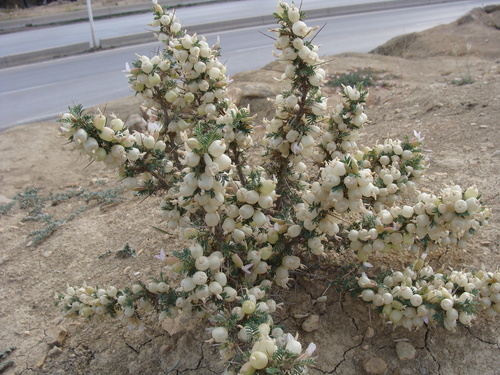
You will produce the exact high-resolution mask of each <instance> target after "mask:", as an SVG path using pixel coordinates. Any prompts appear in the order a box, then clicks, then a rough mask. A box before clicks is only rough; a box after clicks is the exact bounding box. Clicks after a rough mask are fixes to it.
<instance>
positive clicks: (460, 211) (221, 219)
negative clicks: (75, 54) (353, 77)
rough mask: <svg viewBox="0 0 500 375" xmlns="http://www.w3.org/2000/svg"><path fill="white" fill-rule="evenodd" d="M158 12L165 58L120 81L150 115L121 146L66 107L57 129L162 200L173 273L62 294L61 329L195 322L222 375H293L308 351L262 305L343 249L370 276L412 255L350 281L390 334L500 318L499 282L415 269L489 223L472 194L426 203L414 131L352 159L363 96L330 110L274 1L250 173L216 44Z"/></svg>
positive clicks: (296, 23)
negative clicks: (258, 141)
mask: <svg viewBox="0 0 500 375" xmlns="http://www.w3.org/2000/svg"><path fill="white" fill-rule="evenodd" d="M153 13H154V20H153V21H152V23H151V24H150V25H151V26H153V27H156V28H159V30H158V32H157V34H156V36H157V38H158V40H159V41H160V42H162V43H163V44H164V49H163V51H162V52H160V53H158V54H156V55H154V56H151V57H148V56H139V59H138V60H137V61H135V62H134V63H133V64H132V67H129V68H128V77H129V82H130V86H131V87H132V88H133V89H134V90H135V91H136V92H137V94H138V95H140V96H142V97H143V98H144V105H145V106H146V107H147V108H148V115H149V123H148V125H147V129H145V130H144V131H143V132H133V133H131V132H130V131H129V130H128V129H127V128H126V127H125V126H124V122H123V121H122V120H121V119H119V118H117V117H116V116H108V117H106V116H104V115H103V114H102V113H100V112H99V113H96V114H89V113H85V112H84V111H83V109H82V108H81V107H80V106H76V107H73V108H71V109H70V111H69V112H68V113H66V114H64V115H62V116H61V119H60V121H61V124H62V127H61V131H62V133H63V134H64V136H65V137H67V138H68V139H69V140H70V141H71V143H72V144H73V146H74V148H75V150H77V151H79V152H81V153H82V154H84V155H88V156H89V157H90V158H91V159H93V160H96V161H101V162H104V163H105V164H106V165H107V166H108V167H109V168H111V169H116V170H117V171H118V176H119V178H120V179H121V180H122V182H123V184H124V185H125V186H127V187H128V188H130V189H133V190H135V191H136V192H137V193H138V194H140V195H146V196H149V195H156V196H159V197H161V205H160V206H161V213H162V217H163V220H164V223H165V228H166V230H168V231H169V232H174V231H175V233H178V235H179V236H180V237H182V238H184V239H185V241H186V246H185V248H183V249H178V250H176V251H173V252H172V253H167V254H165V253H164V252H162V253H161V254H160V256H158V258H160V259H161V261H163V262H165V263H166V264H167V265H169V266H170V272H169V273H162V274H161V275H159V276H158V277H155V278H152V279H150V280H143V281H138V282H137V283H135V284H134V285H131V286H130V287H126V288H123V289H119V288H117V287H116V286H107V287H89V286H84V287H68V288H67V289H66V291H65V292H63V293H59V294H58V295H57V299H58V304H59V306H60V308H61V309H62V310H63V312H64V315H65V316H67V317H78V316H80V317H86V318H91V317H102V316H111V317H116V318H118V319H120V320H122V321H124V322H127V323H137V322H138V321H139V319H157V320H160V321H163V320H164V319H170V318H175V317H177V316H180V315H183V316H197V317H200V318H203V319H206V321H207V324H208V326H209V327H210V331H211V333H210V335H211V339H210V340H211V341H212V342H214V343H216V344H217V348H218V350H219V352H220V355H221V357H222V359H223V360H224V361H225V363H226V366H227V367H226V370H225V371H226V372H225V373H226V374H236V373H239V374H254V373H256V374H264V373H266V374H301V373H305V372H307V368H308V367H310V366H313V365H314V357H313V352H314V350H315V348H316V347H315V345H314V344H313V343H311V344H309V346H307V347H306V348H305V350H304V348H303V346H302V344H301V343H300V342H299V341H298V337H297V336H292V335H291V334H289V333H285V332H284V331H283V329H282V328H278V327H275V326H274V324H273V318H272V317H273V314H274V313H275V312H276V309H277V308H278V307H279V303H277V302H276V300H275V298H273V297H272V296H274V295H276V294H277V293H279V289H280V288H287V285H288V284H289V282H290V280H291V278H293V277H294V274H295V273H296V270H298V269H299V268H306V269H307V267H308V266H307V265H310V264H317V263H318V262H320V263H321V264H322V267H323V268H325V267H333V266H334V265H333V264H332V263H331V262H332V261H331V259H332V257H329V256H328V255H329V254H332V253H334V252H341V251H342V252H346V253H352V254H353V255H356V256H357V259H358V260H359V262H361V263H363V262H364V263H365V264H367V262H368V261H369V260H370V261H372V262H374V261H376V257H375V256H376V255H378V254H381V253H388V252H396V253H397V252H399V253H401V254H402V253H403V252H410V253H411V254H413V257H414V259H415V260H416V262H415V263H414V264H413V265H410V266H408V267H406V268H405V269H404V270H402V271H393V272H390V273H389V274H387V273H386V274H385V276H384V277H383V278H378V279H377V278H376V276H373V277H368V276H367V275H365V274H362V275H358V277H357V281H356V283H355V289H356V290H355V292H357V293H359V295H360V296H361V298H362V299H363V300H364V301H366V302H368V303H370V304H372V305H373V306H374V307H375V308H376V309H378V311H379V312H380V314H382V315H383V316H385V317H386V318H387V319H388V320H389V321H390V322H392V324H394V325H400V326H404V327H406V328H409V329H412V328H418V327H421V326H423V325H424V324H427V325H429V326H434V325H439V326H443V327H445V328H446V329H449V330H453V329H454V328H455V327H456V326H457V324H463V325H469V324H470V323H471V320H472V318H473V317H474V316H475V313H476V312H478V311H480V310H485V311H486V315H489V316H493V315H495V314H496V313H497V312H498V311H499V307H500V300H499V296H500V294H499V292H500V272H498V271H496V273H495V272H486V271H478V272H466V271H453V272H445V271H442V272H435V271H434V270H433V269H432V268H431V267H430V266H429V265H428V264H426V262H425V260H424V258H425V254H427V253H428V252H429V251H432V250H434V249H436V248H438V247H442V246H458V247H460V248H463V247H465V246H466V245H467V242H468V241H469V240H471V239H472V238H473V236H474V235H476V234H477V233H478V232H479V231H480V229H481V228H482V227H483V226H484V225H485V224H487V220H488V217H489V214H490V211H489V209H488V208H487V207H486V206H485V205H484V204H483V203H482V202H481V201H480V194H479V192H478V191H477V189H476V188H475V187H469V188H467V189H462V188H460V187H458V186H453V187H448V188H445V189H443V190H442V191H440V192H439V193H437V194H431V193H424V192H420V191H419V190H418V187H417V183H418V182H419V180H420V179H421V176H422V174H423V173H424V170H425V167H426V165H425V159H424V157H423V156H422V152H421V144H422V138H421V137H420V134H419V133H415V135H414V137H413V136H412V137H411V138H410V137H407V138H405V139H404V140H387V141H385V142H384V143H383V144H376V145H374V146H372V147H366V146H365V147H358V145H357V141H358V138H359V131H360V129H361V128H362V127H363V125H364V124H365V123H366V121H367V116H366V115H365V112H364V110H365V100H366V98H367V95H368V93H367V92H366V91H363V90H362V88H361V86H358V87H351V86H344V87H342V89H341V92H340V102H339V104H337V105H335V106H333V107H329V106H328V105H327V98H326V97H325V96H324V95H323V94H322V92H321V87H322V85H323V84H324V82H325V77H326V72H325V70H324V69H323V68H322V63H323V61H322V60H321V58H320V57H319V55H318V47H317V46H316V45H314V44H313V43H312V41H311V40H312V39H313V36H314V34H315V32H316V28H311V27H309V26H307V24H306V23H305V22H304V21H303V19H304V14H303V12H301V11H300V9H298V8H297V7H296V6H294V5H289V4H287V3H283V2H281V1H280V2H279V3H278V8H277V12H276V13H275V17H276V20H277V27H276V28H275V29H273V30H271V31H272V33H273V35H274V36H275V44H274V46H275V47H276V49H277V50H278V52H277V60H278V61H280V62H281V63H282V64H283V67H284V73H283V74H282V76H281V77H280V79H281V80H282V81H284V82H287V83H288V88H287V89H286V90H285V91H283V92H282V93H280V94H279V95H277V96H276V98H275V99H274V108H275V115H274V117H273V118H272V119H270V120H268V121H266V122H265V124H264V125H265V129H266V134H265V136H264V138H263V139H262V144H263V145H264V147H265V152H264V154H263V155H262V163H261V165H249V164H248V163H247V153H248V152H249V148H250V147H251V146H252V144H253V142H254V140H253V139H252V131H253V129H254V118H253V117H252V115H251V114H250V111H249V109H248V108H239V107H238V106H236V105H235V104H234V103H233V101H232V100H231V98H230V97H229V96H228V94H227V91H226V87H227V86H228V85H229V83H230V82H229V80H228V78H227V76H226V74H225V73H226V67H225V66H224V65H223V64H222V63H221V62H220V61H219V56H220V48H219V46H218V45H215V46H213V47H210V46H209V45H208V43H207V42H206V40H205V38H203V37H202V36H198V35H190V34H187V33H186V32H185V31H182V27H181V24H180V23H179V21H178V20H177V18H176V17H175V15H174V14H173V13H169V12H168V11H167V9H166V8H164V7H161V6H160V5H158V4H157V3H154V7H153ZM372 259H373V260H372ZM334 269H337V270H342V269H347V268H345V267H338V265H337V267H336V268H334ZM338 276H340V277H341V276H342V275H338ZM337 279H338V277H337ZM349 285H351V287H352V283H350V284H349ZM271 291H272V294H271Z"/></svg>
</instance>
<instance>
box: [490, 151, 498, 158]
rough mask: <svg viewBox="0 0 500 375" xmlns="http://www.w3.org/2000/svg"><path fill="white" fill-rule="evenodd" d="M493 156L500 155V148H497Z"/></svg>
mask: <svg viewBox="0 0 500 375" xmlns="http://www.w3.org/2000/svg"><path fill="white" fill-rule="evenodd" d="M491 156H493V157H496V156H500V150H496V151H495V152H494V153H493V155H491Z"/></svg>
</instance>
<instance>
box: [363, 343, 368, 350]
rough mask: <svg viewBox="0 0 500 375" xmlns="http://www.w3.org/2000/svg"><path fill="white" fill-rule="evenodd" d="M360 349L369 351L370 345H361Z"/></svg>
mask: <svg viewBox="0 0 500 375" xmlns="http://www.w3.org/2000/svg"><path fill="white" fill-rule="evenodd" d="M362 348H363V350H368V349H370V345H368V344H366V345H363V346H362Z"/></svg>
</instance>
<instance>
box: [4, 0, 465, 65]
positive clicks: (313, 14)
mask: <svg viewBox="0 0 500 375" xmlns="http://www.w3.org/2000/svg"><path fill="white" fill-rule="evenodd" d="M177 1H180V2H182V0H177ZM459 1H464V0H412V1H411V2H410V1H408V0H395V1H381V2H376V3H366V4H355V5H345V6H338V7H329V8H322V9H310V10H308V11H307V15H308V17H307V19H308V20H311V19H315V18H322V17H333V16H343V15H349V14H353V13H366V12H376V11H382V10H390V9H398V8H409V7H416V6H424V5H431V4H439V3H450V2H459ZM188 2H189V0H184V3H188ZM197 2H198V3H202V2H203V3H209V2H213V0H205V1H203V0H198V1H197ZM274 20H275V19H274V16H273V15H266V16H257V17H249V18H243V19H235V20H230V21H225V22H214V23H205V24H197V25H186V26H185V28H186V29H187V30H188V31H189V32H196V33H200V34H201V33H205V34H207V33H212V32H218V31H228V30H234V29H239V28H244V27H252V26H263V25H269V24H273V23H274ZM155 41H157V40H156V38H155V37H154V35H153V33H152V32H144V33H138V34H131V35H123V36H119V37H113V38H103V39H100V40H99V44H100V48H101V49H110V48H118V47H125V46H130V45H136V44H143V43H154V42H155ZM90 50H91V48H90V44H89V43H88V42H85V43H78V44H72V45H67V46H61V47H55V48H49V49H44V50H38V51H32V52H26V53H21V54H16V55H8V56H2V57H0V68H6V67H12V66H17V65H24V64H30V63H34V62H40V61H44V60H50V59H54V58H59V57H65V56H71V55H75V54H79V53H84V52H88V51H90Z"/></svg>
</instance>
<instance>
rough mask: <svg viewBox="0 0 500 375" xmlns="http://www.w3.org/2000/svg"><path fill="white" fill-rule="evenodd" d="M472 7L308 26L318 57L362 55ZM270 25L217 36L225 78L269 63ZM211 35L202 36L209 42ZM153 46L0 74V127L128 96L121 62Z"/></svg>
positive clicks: (417, 10) (414, 10) (379, 14)
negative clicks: (315, 30) (314, 30)
mask: <svg viewBox="0 0 500 375" xmlns="http://www.w3.org/2000/svg"><path fill="white" fill-rule="evenodd" d="M485 3H488V2H485ZM491 3H493V2H491ZM474 6H476V2H460V3H449V4H441V5H432V6H426V7H415V8H405V9H398V10H390V11H383V12H372V13H364V14H356V15H349V16H342V17H332V18H325V19H316V20H314V23H313V22H311V23H310V25H314V24H319V25H322V24H325V23H326V27H325V28H324V29H323V31H322V32H321V34H320V35H319V36H318V37H317V38H316V39H315V42H317V43H318V44H321V45H323V47H322V49H321V50H320V51H321V53H322V54H324V55H331V54H337V53H342V52H347V51H353V52H367V51H369V50H371V49H373V48H375V47H376V46H378V45H380V44H382V43H383V42H385V41H386V40H388V39H389V38H391V37H393V36H396V35H400V34H403V33H407V32H413V31H420V30H423V29H426V28H430V27H432V26H435V25H438V24H443V23H448V22H451V21H453V20H455V19H457V18H458V17H460V16H461V15H463V14H464V13H466V12H467V11H468V10H470V9H471V8H473V7H474ZM270 26H272V25H269V26H267V27H256V28H247V29H244V30H236V31H231V32H222V33H218V35H220V37H221V45H222V48H223V50H222V53H223V57H222V61H226V62H227V65H228V72H229V74H235V73H237V72H239V71H244V70H248V69H257V68H260V67H262V66H263V65H265V64H266V63H268V62H270V61H272V59H273V57H272V55H271V50H272V46H271V44H270V40H269V39H268V38H266V37H264V36H262V34H260V33H259V32H260V31H262V32H265V31H266V30H267V29H268V28H269V27H270ZM216 35H217V34H209V35H207V37H208V39H209V41H211V42H213V41H214V40H215V38H216ZM158 47H159V44H156V43H154V44H146V45H140V46H133V47H126V48H120V49H115V50H108V51H102V52H96V53H92V54H87V55H80V56H72V57H68V58H63V59H59V60H53V61H47V62H43V63H37V64H32V65H26V66H21V67H13V68H6V69H2V70H0V81H1V82H2V85H1V86H0V103H1V105H0V118H1V122H0V129H5V128H8V127H11V126H15V125H19V124H24V123H30V122H34V121H38V120H50V121H53V120H54V119H56V118H57V114H58V113H60V112H64V111H65V110H66V109H67V107H68V105H71V104H73V103H75V104H78V103H81V104H83V105H84V106H86V107H88V106H92V105H96V104H100V103H104V102H106V101H110V100H114V99H119V98H121V97H124V96H126V95H131V94H132V92H131V90H130V89H129V88H128V86H127V79H126V78H125V77H124V75H123V73H122V72H121V70H122V69H123V68H124V63H125V62H126V61H129V62H131V61H132V60H133V59H134V58H135V53H136V52H137V53H139V54H148V53H149V52H151V51H153V50H155V49H157V48H158Z"/></svg>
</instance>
